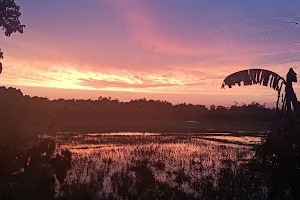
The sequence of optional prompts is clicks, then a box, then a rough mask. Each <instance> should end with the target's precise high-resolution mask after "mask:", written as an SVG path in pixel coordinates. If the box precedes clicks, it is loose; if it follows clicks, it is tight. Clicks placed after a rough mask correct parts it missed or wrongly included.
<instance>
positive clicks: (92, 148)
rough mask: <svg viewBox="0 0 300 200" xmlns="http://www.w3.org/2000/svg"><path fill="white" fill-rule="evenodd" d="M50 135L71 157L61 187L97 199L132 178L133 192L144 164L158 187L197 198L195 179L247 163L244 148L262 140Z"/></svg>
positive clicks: (214, 136)
mask: <svg viewBox="0 0 300 200" xmlns="http://www.w3.org/2000/svg"><path fill="white" fill-rule="evenodd" d="M43 137H49V136H47V135H44V136H43ZM51 137H53V138H55V140H56V141H57V142H58V143H59V149H64V148H68V149H70V150H71V151H72V153H73V163H72V169H71V170H69V172H68V177H67V181H66V183H65V187H72V186H79V185H80V186H82V185H85V186H86V187H87V188H89V189H90V192H92V193H95V195H96V196H98V197H99V198H108V197H109V196H110V195H114V194H116V191H117V190H119V189H120V188H119V187H120V185H119V184H120V181H121V180H123V179H124V178H126V180H131V181H132V182H131V183H130V184H132V186H129V187H132V188H134V187H135V186H134V185H135V184H137V183H136V179H137V175H138V174H137V172H136V171H135V170H136V169H135V168H134V167H135V166H147V169H149V170H150V171H151V173H152V174H153V176H154V179H155V181H157V182H158V183H164V184H167V185H168V186H170V187H172V188H177V189H178V190H180V191H183V192H185V193H187V194H189V195H192V196H194V197H197V196H199V191H198V190H196V189H195V188H194V185H195V184H196V183H197V182H199V180H201V179H202V178H203V177H205V176H208V175H210V174H216V173H217V171H218V169H219V168H220V166H221V165H222V161H223V160H232V161H234V163H236V164H237V165H238V164H239V163H242V162H244V161H245V160H248V159H250V158H251V157H252V156H253V155H252V154H253V152H252V150H251V147H250V146H248V145H253V144H255V143H257V142H259V141H260V139H261V138H260V137H256V136H255V137H251V136H243V137H238V136H236V135H232V134H229V133H218V134H195V133H193V134H153V133H111V134H102V133H101V134H98V133H91V134H77V133H58V134H56V135H52V136H51ZM133 169H135V170H133ZM178 177H179V178H178ZM128 184H129V183H128Z"/></svg>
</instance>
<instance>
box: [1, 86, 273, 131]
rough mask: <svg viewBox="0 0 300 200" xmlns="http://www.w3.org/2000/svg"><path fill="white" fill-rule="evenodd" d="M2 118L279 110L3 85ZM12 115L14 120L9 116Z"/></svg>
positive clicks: (197, 117)
mask: <svg viewBox="0 0 300 200" xmlns="http://www.w3.org/2000/svg"><path fill="white" fill-rule="evenodd" d="M0 108H1V114H0V117H1V118H3V117H5V118H6V119H5V120H4V119H2V123H3V122H4V121H6V122H9V120H14V121H15V120H18V121H20V122H22V123H23V122H24V121H26V124H28V123H27V122H28V121H29V120H31V124H32V123H33V124H34V125H38V126H40V125H41V124H44V123H46V122H47V123H48V125H49V126H51V123H52V122H51V120H53V117H54V116H55V120H56V121H57V120H63V119H76V120H80V119H84V120H88V119H93V120H95V119H96V120H194V121H230V120H234V121H236V120H239V121H259V122H271V121H273V120H274V119H275V109H274V108H267V107H266V106H265V105H261V104H259V103H257V102H253V103H251V104H247V105H246V104H243V105H238V104H237V103H236V104H235V105H232V106H230V107H224V106H214V105H211V106H210V107H209V108H208V107H206V106H205V105H193V104H186V103H181V104H176V105H173V104H171V103H170V102H167V101H162V100H147V99H145V98H143V99H135V100H131V101H129V102H121V101H119V100H118V99H112V98H110V97H108V98H107V97H101V96H100V97H99V98H98V99H97V100H91V99H89V100H83V99H56V100H49V99H48V98H44V97H30V96H28V95H23V93H22V92H21V91H20V90H17V89H15V88H11V87H10V88H5V87H1V88H0ZM7 116H11V119H9V117H7Z"/></svg>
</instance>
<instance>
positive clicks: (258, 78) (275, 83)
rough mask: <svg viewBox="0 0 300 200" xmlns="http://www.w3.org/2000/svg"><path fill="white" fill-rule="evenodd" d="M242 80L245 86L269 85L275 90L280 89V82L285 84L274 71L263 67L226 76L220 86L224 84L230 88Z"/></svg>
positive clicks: (239, 83) (223, 86)
mask: <svg viewBox="0 0 300 200" xmlns="http://www.w3.org/2000/svg"><path fill="white" fill-rule="evenodd" d="M242 82H243V85H245V86H247V85H255V84H260V85H263V86H269V87H271V88H273V89H274V90H276V91H279V90H280V89H281V83H284V84H285V80H284V78H282V77H281V76H279V75H278V74H276V73H275V72H272V71H269V70H265V69H247V70H243V71H239V72H235V73H233V74H231V75H229V76H227V77H226V78H225V79H224V81H223V84H222V88H225V86H228V87H229V88H231V87H232V86H233V85H235V84H238V85H239V86H241V85H242V84H241V83H242Z"/></svg>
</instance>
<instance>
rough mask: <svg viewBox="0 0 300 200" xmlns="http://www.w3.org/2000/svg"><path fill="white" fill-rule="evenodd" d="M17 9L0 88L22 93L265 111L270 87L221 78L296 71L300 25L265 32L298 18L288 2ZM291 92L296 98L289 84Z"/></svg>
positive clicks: (85, 0)
mask: <svg viewBox="0 0 300 200" xmlns="http://www.w3.org/2000/svg"><path fill="white" fill-rule="evenodd" d="M16 3H17V4H18V5H20V7H21V13H22V16H21V22H22V23H23V24H25V25H26V27H25V30H24V34H17V33H16V34H13V35H12V36H11V37H5V35H4V32H3V34H1V35H0V39H1V40H0V41H1V42H0V46H1V49H2V50H3V52H4V59H3V72H2V74H1V75H0V84H1V85H4V86H13V87H16V88H21V90H22V91H23V93H24V94H29V95H31V96H43V97H49V98H50V99H53V98H82V99H89V98H91V99H96V98H97V97H98V96H111V97H112V98H118V99H120V100H123V101H128V100H130V99H136V98H143V97H146V98H152V99H163V100H167V101H170V102H172V103H174V104H175V103H181V102H186V103H194V104H205V105H210V104H218V105H219V104H221V105H230V104H233V103H234V102H239V103H242V102H245V103H248V102H252V101H258V102H261V103H267V104H268V105H272V104H274V102H275V101H276V100H277V93H276V91H274V90H272V89H270V88H265V87H263V86H251V87H234V88H232V89H228V88H227V89H220V88H221V85H222V82H223V79H224V78H225V77H226V76H228V75H230V74H231V73H233V72H236V71H239V70H243V69H249V68H262V69H269V70H272V71H274V72H276V73H278V74H280V75H281V76H283V77H285V76H286V73H287V72H288V69H289V68H290V67H293V68H294V70H295V71H296V72H297V71H298V73H300V43H295V42H298V41H299V42H300V34H299V33H300V25H299V26H295V27H294V25H293V24H290V23H285V24H284V23H282V24H279V25H278V26H275V27H274V28H272V29H271V30H270V31H269V32H268V34H267V35H266V32H267V31H268V29H269V28H270V27H272V26H273V25H274V24H276V23H279V22H288V21H295V22H300V1H297V0H284V1H283V0H264V1H261V0H252V1H240V0H226V1H223V0H214V1H208V0H189V1H187V0H151V1H150V0H51V1H49V0H43V1H40V0H26V1H21V0H17V1H16ZM293 27H294V28H293ZM292 28H293V30H292V31H290V30H291V29H292ZM293 42H294V43H293ZM295 90H296V93H297V94H300V87H299V86H298V84H295Z"/></svg>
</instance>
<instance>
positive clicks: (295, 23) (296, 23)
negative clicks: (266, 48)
mask: <svg viewBox="0 0 300 200" xmlns="http://www.w3.org/2000/svg"><path fill="white" fill-rule="evenodd" d="M280 24H294V25H295V26H294V27H293V28H292V29H291V30H290V31H289V33H290V32H291V31H292V30H293V29H294V28H295V27H296V26H297V25H299V23H298V22H293V21H288V22H278V23H276V24H274V25H273V26H271V27H270V28H269V29H268V31H267V32H266V34H265V35H264V38H265V37H266V36H267V35H268V33H269V32H270V31H271V30H272V29H273V28H274V27H276V26H278V25H280Z"/></svg>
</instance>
